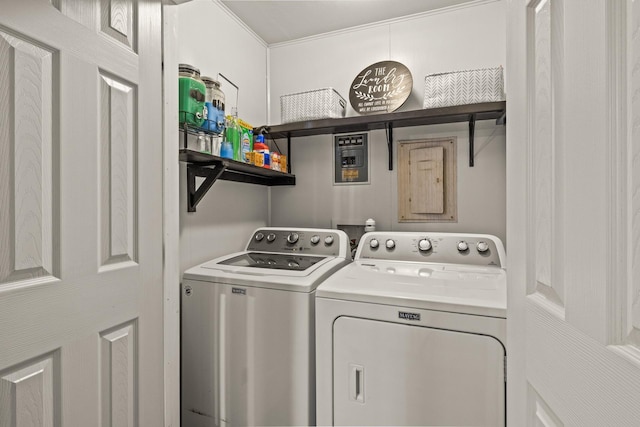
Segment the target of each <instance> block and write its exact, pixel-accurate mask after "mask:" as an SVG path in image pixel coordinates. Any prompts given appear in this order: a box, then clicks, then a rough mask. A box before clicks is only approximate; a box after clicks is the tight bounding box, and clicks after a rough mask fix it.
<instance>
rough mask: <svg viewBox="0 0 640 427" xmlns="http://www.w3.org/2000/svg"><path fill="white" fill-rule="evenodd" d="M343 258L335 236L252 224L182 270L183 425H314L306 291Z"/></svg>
mask: <svg viewBox="0 0 640 427" xmlns="http://www.w3.org/2000/svg"><path fill="white" fill-rule="evenodd" d="M350 261H351V254H350V252H349V239H348V237H347V235H346V234H345V233H344V232H342V231H339V230H321V229H288V228H261V229H258V230H256V231H255V232H254V233H253V235H252V236H251V238H250V239H249V242H248V243H247V249H246V250H245V251H243V252H238V253H233V254H230V255H226V256H223V257H220V258H217V259H214V260H212V261H208V262H205V263H204V264H201V265H199V266H197V267H194V268H191V269H190V270H188V271H186V272H185V274H184V280H183V283H182V325H181V330H182V343H181V348H182V425H184V426H188V427H205V426H206V427H213V426H225V425H229V426H231V425H233V426H240V425H281V426H284V425H313V424H315V383H314V380H315V360H314V359H315V336H314V333H315V325H314V320H315V316H314V296H315V290H316V287H317V286H318V284H319V283H321V282H322V281H323V280H324V279H326V278H327V277H328V276H329V275H330V274H331V273H333V272H334V271H336V270H337V269H339V268H341V267H343V266H344V265H346V264H347V263H349V262H350Z"/></svg>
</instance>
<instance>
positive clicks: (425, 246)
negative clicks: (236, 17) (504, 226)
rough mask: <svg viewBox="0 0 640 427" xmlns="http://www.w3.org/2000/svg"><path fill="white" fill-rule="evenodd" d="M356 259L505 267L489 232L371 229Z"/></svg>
mask: <svg viewBox="0 0 640 427" xmlns="http://www.w3.org/2000/svg"><path fill="white" fill-rule="evenodd" d="M355 259H356V260H358V259H381V260H393V261H411V262H433V263H443V264H467V265H483V266H497V267H503V268H504V267H505V261H506V259H505V252H504V246H503V245H502V242H501V241H500V239H498V238H497V237H496V236H491V235H488V234H459V233H416V232H386V233H385V232H372V233H366V234H365V235H364V236H362V238H361V239H360V244H359V245H358V251H357V252H356V258H355Z"/></svg>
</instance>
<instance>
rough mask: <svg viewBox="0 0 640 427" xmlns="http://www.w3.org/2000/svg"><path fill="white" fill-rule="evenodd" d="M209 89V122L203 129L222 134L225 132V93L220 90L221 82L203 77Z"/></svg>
mask: <svg viewBox="0 0 640 427" xmlns="http://www.w3.org/2000/svg"><path fill="white" fill-rule="evenodd" d="M202 81H203V82H204V84H205V86H206V88H207V94H206V97H205V100H206V103H205V105H206V107H207V121H206V122H205V123H204V125H203V127H204V128H205V129H207V130H209V131H213V132H216V133H222V132H223V131H224V124H225V123H224V92H222V90H220V82H219V81H217V80H214V79H212V78H211V77H204V76H203V77H202Z"/></svg>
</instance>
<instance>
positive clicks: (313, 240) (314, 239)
mask: <svg viewBox="0 0 640 427" xmlns="http://www.w3.org/2000/svg"><path fill="white" fill-rule="evenodd" d="M319 242H320V236H318V235H317V234H314V235H313V236H311V244H312V245H317V244H318V243H319Z"/></svg>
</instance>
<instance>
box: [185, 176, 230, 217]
mask: <svg viewBox="0 0 640 427" xmlns="http://www.w3.org/2000/svg"><path fill="white" fill-rule="evenodd" d="M224 169H225V168H224V165H222V164H217V165H214V166H213V168H204V167H200V166H197V165H193V164H189V165H187V193H188V197H189V199H188V200H187V210H188V211H189V212H195V211H196V206H197V205H198V203H200V200H202V198H203V197H204V195H205V194H207V191H209V189H210V188H211V186H212V185H213V183H214V182H216V180H217V179H218V178H220V175H222V173H223V172H224ZM196 177H202V178H204V181H203V182H202V184H200V186H198V187H197V188H196Z"/></svg>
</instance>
